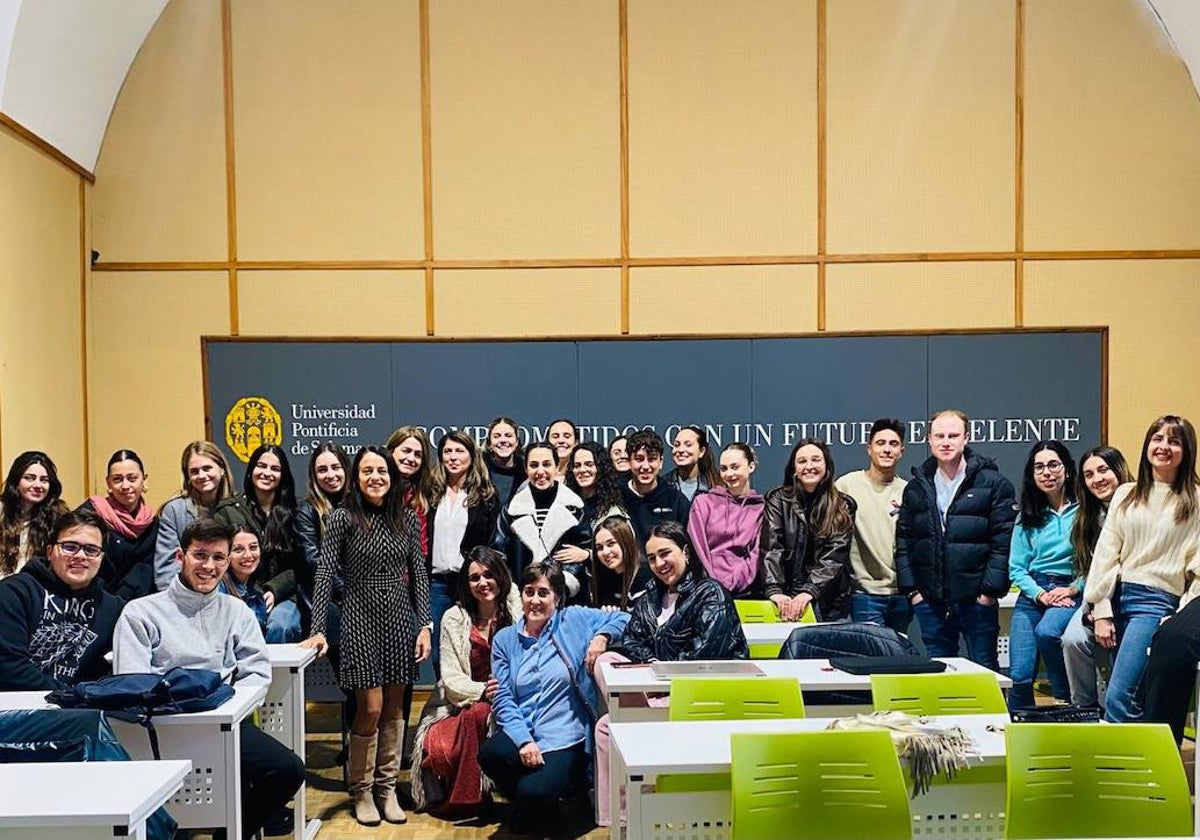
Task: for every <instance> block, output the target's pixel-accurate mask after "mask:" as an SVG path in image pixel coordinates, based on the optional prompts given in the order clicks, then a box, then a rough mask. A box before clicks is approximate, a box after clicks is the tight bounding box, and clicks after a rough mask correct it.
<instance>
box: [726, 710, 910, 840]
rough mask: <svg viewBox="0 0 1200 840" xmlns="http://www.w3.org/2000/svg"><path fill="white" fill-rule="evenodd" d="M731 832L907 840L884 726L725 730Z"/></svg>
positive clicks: (754, 839) (898, 776)
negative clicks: (870, 728) (748, 731)
mask: <svg viewBox="0 0 1200 840" xmlns="http://www.w3.org/2000/svg"><path fill="white" fill-rule="evenodd" d="M730 753H731V758H732V761H731V765H730V766H731V773H732V789H733V840H767V839H768V838H770V839H771V840H776V838H781V837H797V838H805V840H862V838H871V840H909V838H911V837H912V816H911V815H910V813H909V809H908V792H907V791H906V790H905V787H904V774H903V773H902V772H901V770H900V760H899V759H898V758H897V756H896V748H895V747H894V746H893V745H892V739H891V736H890V735H889V734H888V733H886V732H883V731H878V730H876V731H861V732H851V731H833V732H830V731H825V732H790V733H786V734H778V733H777V734H753V735H751V734H736V735H732V736H730Z"/></svg>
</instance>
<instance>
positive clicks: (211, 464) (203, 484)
mask: <svg viewBox="0 0 1200 840" xmlns="http://www.w3.org/2000/svg"><path fill="white" fill-rule="evenodd" d="M187 474H188V484H189V485H190V486H191V488H192V490H193V491H195V493H196V495H197V496H199V497H200V498H201V499H202V500H206V499H211V498H214V497H215V496H216V494H217V488H219V487H220V486H221V479H222V478H223V477H224V475H225V471H224V470H222V469H221V465H220V464H218V463H217V462H216V461H214V460H213V459H212V458H209V457H208V456H207V455H196V454H193V455H192V456H191V457H190V458H188V465H187Z"/></svg>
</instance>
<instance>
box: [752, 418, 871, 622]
mask: <svg viewBox="0 0 1200 840" xmlns="http://www.w3.org/2000/svg"><path fill="white" fill-rule="evenodd" d="M833 474H834V466H833V456H831V455H830V454H829V447H827V446H826V445H825V444H824V443H823V442H821V441H819V440H816V439H815V438H805V439H804V440H802V441H800V442H799V443H797V444H796V445H795V447H793V448H792V452H791V455H789V456H788V460H787V466H785V467H784V471H783V485H782V486H780V487H776V488H775V489H774V490H772V491H771V492H769V493H767V500H766V512H765V514H764V523H765V524H764V526H763V575H764V578H765V583H766V587H765V588H766V596H767V597H768V598H770V599H771V600H772V601H774V602H775V605H776V606H777V607H779V615H780V617H781V618H782V619H783V620H784V621H799V620H800V616H802V615H803V614H804V611H805V609H807V608H808V607H809V606H812V608H813V611H814V612H815V613H816V616H817V620H818V621H835V620H837V619H840V618H844V617H845V616H846V615H848V614H849V611H850V541H851V540H852V539H853V538H854V511H855V504H854V500H853V499H852V498H850V497H849V496H847V495H846V494H845V493H840V492H838V490H836V489H835V488H834V486H833Z"/></svg>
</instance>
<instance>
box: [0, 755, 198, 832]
mask: <svg viewBox="0 0 1200 840" xmlns="http://www.w3.org/2000/svg"><path fill="white" fill-rule="evenodd" d="M191 769H192V762H190V761H181V760H175V761H98V762H68V763H50V764H2V765H0V790H2V791H4V796H3V797H2V798H0V800H2V804H0V826H6V827H9V828H15V827H30V826H34V827H50V826H64V827H65V826H85V825H111V826H126V827H128V826H135V825H137V824H138V823H140V822H141V821H142V820H144V819H146V818H147V817H148V816H149V815H150V814H151V813H153V812H154V810H155V809H156V808H158V807H160V806H161V805H162V804H163V803H164V802H166V801H167V800H168V799H169V798H170V797H171V795H172V794H173V793H174V792H175V791H177V790H178V789H179V786H180V784H181V783H182V782H183V779H184V777H185V776H187V774H188V773H189V772H191Z"/></svg>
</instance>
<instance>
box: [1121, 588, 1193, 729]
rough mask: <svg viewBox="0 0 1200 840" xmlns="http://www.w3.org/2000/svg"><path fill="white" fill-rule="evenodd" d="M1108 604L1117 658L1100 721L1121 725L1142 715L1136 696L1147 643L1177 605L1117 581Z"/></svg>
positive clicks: (1158, 591)
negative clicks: (1110, 608)
mask: <svg viewBox="0 0 1200 840" xmlns="http://www.w3.org/2000/svg"><path fill="white" fill-rule="evenodd" d="M1112 602H1113V613H1114V615H1113V620H1114V621H1115V622H1116V625H1117V656H1116V659H1115V660H1114V662H1113V666H1112V676H1111V677H1110V678H1109V680H1108V694H1106V695H1105V698H1104V719H1105V720H1107V721H1109V722H1110V723H1124V722H1126V721H1130V720H1137V719H1138V718H1140V717H1141V716H1142V710H1141V707H1140V706H1139V705H1138V703H1137V699H1136V695H1137V690H1138V685H1139V684H1140V683H1141V681H1142V673H1143V672H1144V671H1145V670H1146V661H1147V659H1149V647H1150V640H1151V639H1153V638H1154V634H1155V633H1157V632H1158V625H1159V623H1160V622H1161V621H1162V620H1163V619H1164V618H1166V617H1167V616H1169V615H1171V614H1172V613H1174V612H1175V610H1176V608H1177V607H1178V606H1179V596H1178V595H1172V594H1171V593H1170V592H1164V591H1163V590H1161V589H1155V588H1154V587H1152V586H1143V585H1141V584H1138V583H1124V582H1121V583H1118V584H1117V588H1116V591H1115V592H1114V593H1113V598H1112Z"/></svg>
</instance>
